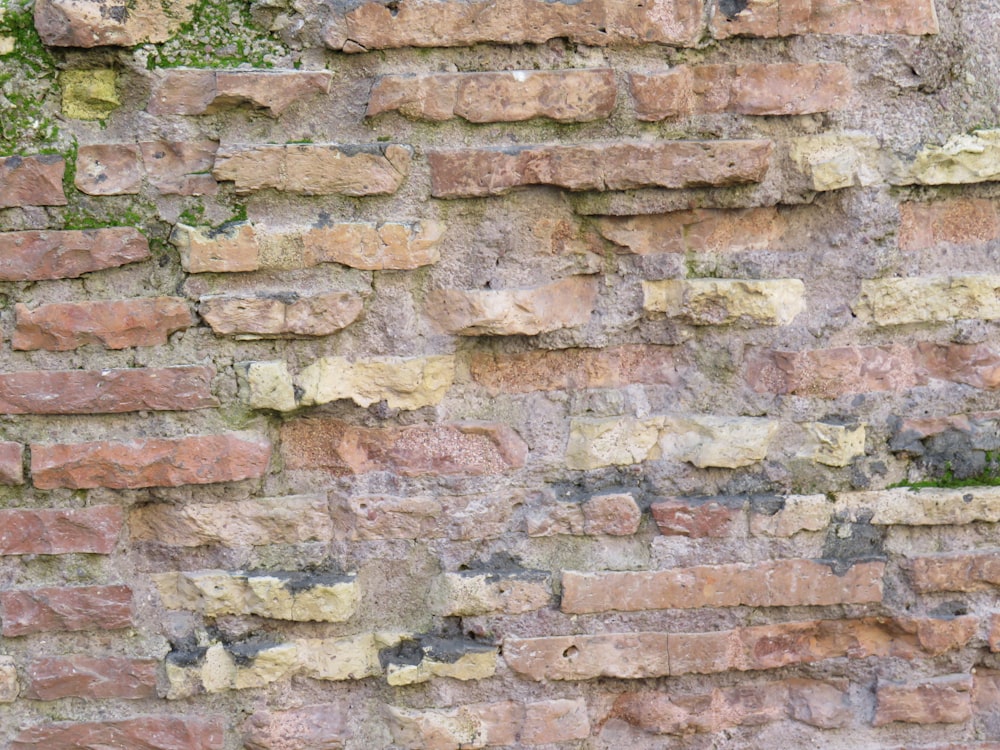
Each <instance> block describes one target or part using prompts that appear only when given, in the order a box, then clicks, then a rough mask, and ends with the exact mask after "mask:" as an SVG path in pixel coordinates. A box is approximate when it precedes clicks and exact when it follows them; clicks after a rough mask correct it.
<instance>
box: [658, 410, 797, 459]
mask: <svg viewBox="0 0 1000 750" xmlns="http://www.w3.org/2000/svg"><path fill="white" fill-rule="evenodd" d="M663 419H664V421H663V423H662V426H661V431H660V439H659V454H660V457H661V458H665V459H667V460H673V461H687V462H688V463H691V464H694V465H695V466H697V467H698V468H699V469H704V468H708V467H718V468H726V469H736V468H739V467H741V466H750V465H751V464H755V463H757V462H758V461H763V460H764V459H765V458H766V457H767V452H768V448H769V447H770V445H771V441H772V440H773V439H774V437H775V435H776V434H777V432H778V429H779V427H780V423H779V422H778V421H777V420H771V419H766V418H763V417H717V416H691V417H665V418H663Z"/></svg>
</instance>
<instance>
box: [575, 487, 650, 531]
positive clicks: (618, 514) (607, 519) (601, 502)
mask: <svg viewBox="0 0 1000 750" xmlns="http://www.w3.org/2000/svg"><path fill="white" fill-rule="evenodd" d="M581 510H582V511H583V533H584V534H604V535H607V536H631V535H632V534H634V533H635V532H637V531H638V530H639V524H640V523H641V522H642V510H641V509H640V508H639V505H638V504H637V503H636V502H635V498H634V497H632V495H631V493H628V492H608V493H605V494H601V495H594V496H593V497H591V498H590V499H589V500H587V501H585V502H584V503H582V505H581Z"/></svg>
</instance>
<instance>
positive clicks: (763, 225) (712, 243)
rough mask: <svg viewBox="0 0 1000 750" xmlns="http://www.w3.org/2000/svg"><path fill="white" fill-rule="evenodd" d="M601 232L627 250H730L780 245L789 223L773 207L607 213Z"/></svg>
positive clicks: (598, 222)
mask: <svg viewBox="0 0 1000 750" xmlns="http://www.w3.org/2000/svg"><path fill="white" fill-rule="evenodd" d="M596 226H597V231H599V232H600V233H601V235H602V236H603V237H604V238H605V239H607V240H609V241H611V242H613V243H614V244H615V245H616V246H617V247H618V248H619V249H620V251H622V252H625V251H627V252H631V253H635V254H636V255H651V254H654V253H688V252H691V253H726V252H737V251H743V250H773V249H775V248H776V247H777V248H780V247H781V246H782V245H781V239H782V237H783V236H784V233H785V231H786V228H787V222H786V221H785V219H784V217H783V216H782V214H780V213H779V212H778V210H777V209H776V208H774V207H773V206H767V207H764V208H741V209H722V208H696V209H691V210H689V211H671V212H670V213H666V214H650V215H644V216H601V217H598V218H597V219H596Z"/></svg>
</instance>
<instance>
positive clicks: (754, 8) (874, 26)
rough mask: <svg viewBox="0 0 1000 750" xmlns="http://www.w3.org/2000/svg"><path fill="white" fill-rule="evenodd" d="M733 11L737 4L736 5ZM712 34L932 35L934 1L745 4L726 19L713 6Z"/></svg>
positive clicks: (761, 0) (763, 0)
mask: <svg viewBox="0 0 1000 750" xmlns="http://www.w3.org/2000/svg"><path fill="white" fill-rule="evenodd" d="M737 7H739V6H737ZM711 31H712V36H714V37H715V38H716V39H726V38H728V37H731V36H758V37H780V36H797V35H800V34H912V35H921V34H937V33H938V22H937V15H936V13H935V11H934V0H865V2H859V3H854V2H852V3H843V2H840V0H777V2H774V1H773V0H750V2H749V3H748V4H747V5H745V6H744V9H743V10H740V11H737V12H736V14H735V15H733V16H732V17H727V16H726V15H725V13H723V12H722V11H721V9H720V8H718V7H716V9H715V15H714V17H713V19H712V23H711Z"/></svg>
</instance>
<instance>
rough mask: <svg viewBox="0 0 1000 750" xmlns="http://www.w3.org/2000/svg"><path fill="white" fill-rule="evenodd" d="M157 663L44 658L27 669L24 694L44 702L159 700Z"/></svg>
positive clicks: (116, 658) (109, 658)
mask: <svg viewBox="0 0 1000 750" xmlns="http://www.w3.org/2000/svg"><path fill="white" fill-rule="evenodd" d="M157 664H158V662H157V660H156V659H133V658H128V657H124V656H98V657H95V656H82V655H73V656H65V657H61V656H50V657H40V658H36V659H32V660H31V661H30V662H28V665H27V667H26V668H25V675H26V677H27V680H26V682H25V686H24V690H23V692H22V695H23V696H24V697H25V698H31V699H33V700H41V701H54V700H59V699H61V698H87V699H89V700H102V699H106V698H124V699H128V700H135V699H139V698H155V697H156V675H157V671H158V669H157Z"/></svg>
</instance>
